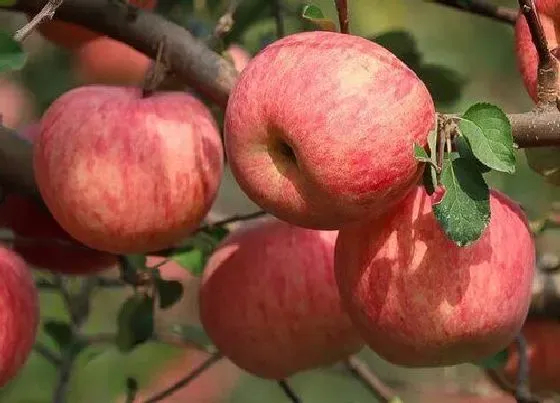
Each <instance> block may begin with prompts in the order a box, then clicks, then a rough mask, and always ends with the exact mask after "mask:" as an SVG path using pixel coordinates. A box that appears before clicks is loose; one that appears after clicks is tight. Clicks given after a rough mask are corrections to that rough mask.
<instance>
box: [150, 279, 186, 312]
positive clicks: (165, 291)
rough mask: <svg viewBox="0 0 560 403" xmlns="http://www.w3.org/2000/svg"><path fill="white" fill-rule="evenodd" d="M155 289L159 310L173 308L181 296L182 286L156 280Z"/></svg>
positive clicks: (173, 281) (172, 282)
mask: <svg viewBox="0 0 560 403" xmlns="http://www.w3.org/2000/svg"><path fill="white" fill-rule="evenodd" d="M156 287H157V292H158V296H159V307H160V308H161V309H167V308H169V307H171V306H173V305H174V304H175V303H176V302H177V301H179V300H180V299H181V297H182V296H183V285H182V284H181V283H180V282H179V281H176V280H164V279H162V278H157V279H156Z"/></svg>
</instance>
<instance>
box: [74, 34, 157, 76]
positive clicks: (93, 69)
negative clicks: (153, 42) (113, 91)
mask: <svg viewBox="0 0 560 403" xmlns="http://www.w3.org/2000/svg"><path fill="white" fill-rule="evenodd" d="M73 57H74V70H75V74H76V76H77V79H78V81H80V82H82V83H85V84H111V85H140V84H142V82H143V81H144V77H145V76H146V73H147V71H148V69H149V67H150V65H151V63H152V61H151V59H150V58H149V57H148V56H146V55H145V54H143V53H141V52H139V51H137V50H136V49H134V48H132V47H130V46H128V45H127V44H125V43H122V42H119V41H116V40H114V39H111V38H108V37H99V38H95V39H93V40H90V41H88V42H87V43H84V44H83V45H82V46H80V48H79V49H76V51H75V53H74V55H73Z"/></svg>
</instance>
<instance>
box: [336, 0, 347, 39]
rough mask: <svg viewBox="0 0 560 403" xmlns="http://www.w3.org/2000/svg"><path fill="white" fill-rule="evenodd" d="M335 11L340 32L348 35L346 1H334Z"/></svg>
mask: <svg viewBox="0 0 560 403" xmlns="http://www.w3.org/2000/svg"><path fill="white" fill-rule="evenodd" d="M335 3H336V10H337V11H338V22H339V23H340V32H342V33H343V34H348V33H350V31H349V27H348V0H335Z"/></svg>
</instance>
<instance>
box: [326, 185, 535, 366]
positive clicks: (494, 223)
mask: <svg viewBox="0 0 560 403" xmlns="http://www.w3.org/2000/svg"><path fill="white" fill-rule="evenodd" d="M434 196H435V195H434ZM490 210H491V219H490V223H489V224H488V227H487V228H486V230H485V231H484V233H483V234H482V236H481V238H480V239H478V240H477V241H476V242H475V243H473V244H471V245H470V246H467V247H459V246H457V245H456V244H455V243H454V242H453V241H451V240H450V239H448V238H447V236H446V235H445V233H444V231H443V229H442V228H441V227H440V225H439V223H438V222H437V221H436V219H435V217H434V214H433V212H432V200H431V197H430V196H428V194H427V193H426V192H425V190H424V189H423V187H417V188H416V189H415V190H413V191H412V192H411V193H409V195H408V196H407V197H406V198H405V199H404V200H403V201H402V202H401V203H400V204H399V205H398V206H396V207H395V208H394V209H393V210H392V211H391V212H389V213H387V214H386V215H384V216H382V217H379V218H377V219H372V220H364V221H362V222H359V223H354V224H351V225H348V226H346V227H345V228H343V229H342V230H341V231H340V235H339V237H338V240H337V244H336V251H335V273H336V280H337V284H338V286H339V290H340V294H341V299H342V302H343V304H344V307H345V308H346V310H347V311H348V313H349V315H350V317H351V318H352V320H353V322H354V323H355V325H356V327H357V328H358V330H359V331H360V333H361V335H362V337H363V338H364V340H365V342H366V343H367V344H368V345H369V347H370V348H371V349H372V350H373V351H375V352H376V353H377V354H379V355H380V356H381V357H382V358H384V359H385V360H387V361H389V362H391V363H393V364H396V365H401V366H407V367H432V366H446V365H454V364H459V363H464V362H478V361H481V360H483V359H485V358H487V357H488V356H491V355H493V354H495V353H497V352H498V351H500V350H501V349H503V348H505V347H506V346H507V345H508V344H509V343H510V342H511V341H512V340H513V338H514V337H515V335H516V334H517V333H518V332H519V330H520V329H521V326H522V325H523V322H524V321H525V318H526V316H527V312H528V309H529V304H530V300H531V285H532V280H533V275H534V267H535V248H534V242H533V239H532V237H531V233H530V229H529V227H528V224H527V220H526V217H525V216H524V214H523V212H522V210H521V208H520V207H519V206H518V205H517V204H516V203H514V202H513V201H511V200H510V199H508V198H507V197H506V196H505V195H503V194H501V193H499V192H497V191H495V190H492V191H491V194H490Z"/></svg>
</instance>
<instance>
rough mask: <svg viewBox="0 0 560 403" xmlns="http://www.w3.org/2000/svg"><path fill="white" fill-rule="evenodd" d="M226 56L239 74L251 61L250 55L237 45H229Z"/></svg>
mask: <svg viewBox="0 0 560 403" xmlns="http://www.w3.org/2000/svg"><path fill="white" fill-rule="evenodd" d="M225 53H226V56H227V57H229V58H230V59H231V61H232V62H233V65H234V66H235V69H236V70H237V71H238V72H239V73H241V72H242V71H243V70H244V69H245V67H247V64H249V62H250V61H251V54H250V53H249V52H247V51H246V50H245V49H243V48H242V47H241V46H239V45H237V44H235V43H234V44H231V45H230V46H229V47H228V49H227V50H226V52H225Z"/></svg>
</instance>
